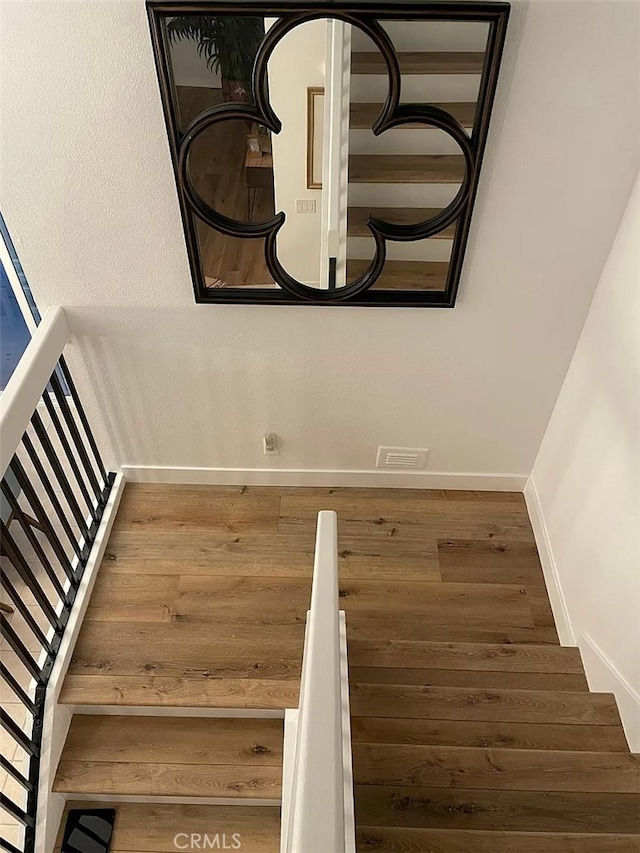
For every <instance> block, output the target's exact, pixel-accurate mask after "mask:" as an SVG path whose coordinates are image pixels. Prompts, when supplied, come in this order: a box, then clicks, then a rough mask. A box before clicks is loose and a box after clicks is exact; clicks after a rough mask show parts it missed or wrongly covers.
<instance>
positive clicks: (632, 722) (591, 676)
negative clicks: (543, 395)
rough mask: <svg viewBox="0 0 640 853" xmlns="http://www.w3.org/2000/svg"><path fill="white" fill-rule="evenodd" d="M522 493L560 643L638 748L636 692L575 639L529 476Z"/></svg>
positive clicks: (585, 638) (591, 643) (589, 645)
mask: <svg viewBox="0 0 640 853" xmlns="http://www.w3.org/2000/svg"><path fill="white" fill-rule="evenodd" d="M524 497H525V501H526V503H527V509H528V511H529V517H530V519H531V526H532V527H533V533H534V536H535V539H536V544H537V546H538V552H539V554H540V562H541V563H542V571H543V573H544V578H545V582H546V584H547V591H548V593H549V599H550V601H551V609H552V610H553V616H554V618H555V621H556V627H557V629H558V636H559V638H560V643H561V644H562V645H563V646H576V645H577V646H578V647H579V649H580V653H581V655H582V662H583V665H584V670H585V674H586V676H587V681H588V682H589V689H590V690H592V691H593V692H594V693H613V694H614V696H615V697H616V702H617V703H618V710H619V711H620V717H621V719H622V725H623V727H624V730H625V734H626V736H627V740H628V742H629V746H630V748H631V751H632V752H640V694H638V692H637V691H636V690H635V689H634V688H633V687H632V686H631V685H630V684H629V682H628V681H627V680H626V678H625V677H624V676H623V675H622V674H621V673H620V672H619V671H618V670H617V669H616V667H615V665H614V664H613V663H612V661H610V660H609V658H608V657H607V656H606V655H605V653H604V652H603V651H602V649H600V647H599V646H598V644H597V643H596V642H595V640H593V639H592V638H591V637H590V636H589V635H588V634H582V635H581V636H580V638H579V639H578V638H577V637H576V632H575V630H574V628H573V625H572V622H571V616H570V613H569V608H568V606H567V602H566V599H565V597H564V593H563V590H562V584H561V583H560V575H559V573H558V569H557V566H556V561H555V558H554V555H553V549H552V547H551V540H550V538H549V533H548V530H547V526H546V524H545V520H544V514H543V512H542V506H541V504H540V498H539V496H538V492H537V489H536V485H535V482H534V481H533V479H532V478H531V477H530V478H529V480H528V482H527V484H526V486H525V488H524Z"/></svg>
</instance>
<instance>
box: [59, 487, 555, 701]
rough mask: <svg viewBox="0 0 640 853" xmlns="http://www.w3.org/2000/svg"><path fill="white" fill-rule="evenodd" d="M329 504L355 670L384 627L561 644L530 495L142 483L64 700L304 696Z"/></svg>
mask: <svg viewBox="0 0 640 853" xmlns="http://www.w3.org/2000/svg"><path fill="white" fill-rule="evenodd" d="M322 508H330V509H335V510H337V512H338V518H339V548H340V577H341V604H342V606H343V607H344V609H345V611H346V613H347V625H348V630H349V640H350V662H351V665H352V666H354V665H355V661H356V660H358V657H357V656H358V655H359V654H360V652H359V648H360V646H359V644H361V643H362V642H364V641H368V642H370V641H377V640H380V638H384V640H385V641H386V642H397V641H413V642H415V641H419V642H427V641H428V642H431V643H434V642H435V643H439V644H446V643H493V644H503V643H505V644H522V643H526V644H531V643H533V644H548V643H557V636H556V632H555V628H554V626H553V618H552V615H551V610H550V607H549V603H548V600H547V597H546V592H545V588H544V582H543V579H542V574H541V570H540V565H539V562H538V557H537V553H536V549H535V545H534V542H533V538H532V534H531V528H530V525H529V521H528V518H527V513H526V509H525V506H524V503H523V500H522V497H521V495H518V494H508V493H502V494H499V493H490V494H484V495H481V494H479V493H478V494H474V493H470V492H449V493H446V492H442V491H429V492H427V491H406V490H399V491H394V490H344V489H297V490H296V489H269V488H240V487H237V488H236V487H233V488H217V487H216V488H212V487H201V486H157V485H141V484H128V485H127V487H126V489H125V494H124V497H123V499H122V503H121V505H120V509H119V512H118V516H117V519H116V522H115V525H114V527H113V531H112V534H111V538H110V541H109V544H108V547H107V552H106V555H105V558H104V560H103V563H102V566H101V569H100V572H99V576H98V580H97V583H96V586H95V589H94V592H93V595H92V598H91V602H90V606H89V609H88V611H87V615H86V617H85V622H84V625H83V628H82V631H81V634H80V638H79V641H78V643H77V646H76V649H75V653H74V657H73V661H72V664H71V667H70V670H69V674H68V676H67V679H66V682H65V685H64V689H63V696H62V698H63V701H65V702H69V703H70V704H97V705H99V704H124V705H127V704H133V705H149V704H151V705H154V704H159V705H174V706H180V705H195V704H200V705H204V706H210V705H214V706H215V705H217V706H221V707H229V706H231V707H237V706H242V707H249V708H251V707H260V708H285V707H291V706H292V705H295V704H296V700H297V690H298V682H299V677H300V665H301V656H302V640H303V633H304V623H305V615H306V611H307V608H308V606H309V596H310V583H311V570H312V563H313V548H314V537H315V524H316V516H317V512H318V511H319V510H320V509H322ZM437 648H443V647H442V646H437ZM421 660H422V657H421ZM431 660H432V667H431V668H432V669H436V670H439V669H440V667H439V665H438V664H437V654H436V652H434V655H433V657H432V658H431ZM434 661H435V663H433V662H434ZM420 665H422V664H420ZM445 671H446V670H445ZM380 677H383V676H382V675H381V676H380ZM532 677H533V676H532ZM442 678H443V676H441V677H440V681H441V686H442V689H445V690H454V691H455V690H456V689H463V690H464V688H465V686H467V685H466V682H461V681H460V680H458V681H456V682H455V683H451V676H450V675H449V676H448V679H449V683H446V678H447V677H444V678H445V682H444V683H443V682H442ZM565 681H566V679H565ZM538 682H540V678H538ZM511 684H512V686H520V684H519V683H516V682H512V683H511ZM504 685H505V680H504V675H502V676H501V677H500V683H499V684H497V683H496V684H495V685H494V686H496V687H498V686H504ZM483 686H484V683H479V688H480V689H481V688H482V687H483ZM506 686H510V685H509V684H508V683H507V684H506Z"/></svg>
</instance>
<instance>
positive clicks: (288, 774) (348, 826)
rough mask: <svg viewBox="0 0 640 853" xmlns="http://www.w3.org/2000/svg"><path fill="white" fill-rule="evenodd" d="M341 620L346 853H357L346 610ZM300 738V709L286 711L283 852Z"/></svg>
mask: <svg viewBox="0 0 640 853" xmlns="http://www.w3.org/2000/svg"><path fill="white" fill-rule="evenodd" d="M339 618H340V682H341V697H342V773H343V781H344V812H345V814H344V834H345V853H355V838H356V816H355V804H354V799H353V756H352V751H351V709H350V706H349V660H348V655H347V621H346V616H345V612H344V610H341V611H340V613H339ZM297 736H298V709H297V708H292V709H289V708H288V709H287V710H286V711H285V715H284V748H283V763H282V819H281V825H282V828H283V831H282V832H281V834H280V853H287V832H286V831H285V827H288V826H289V820H290V810H291V796H290V791H291V786H292V785H293V766H294V758H295V751H296V739H297Z"/></svg>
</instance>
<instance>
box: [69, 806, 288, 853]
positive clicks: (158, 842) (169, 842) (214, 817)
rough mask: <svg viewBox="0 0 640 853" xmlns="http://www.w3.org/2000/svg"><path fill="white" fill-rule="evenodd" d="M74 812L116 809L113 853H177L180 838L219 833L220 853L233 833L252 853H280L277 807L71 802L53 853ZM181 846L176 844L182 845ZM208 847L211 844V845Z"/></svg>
mask: <svg viewBox="0 0 640 853" xmlns="http://www.w3.org/2000/svg"><path fill="white" fill-rule="evenodd" d="M73 808H87V809H90V808H115V809H116V821H115V825H114V828H113V837H112V840H111V847H110V851H111V853H175V851H176V849H178V848H177V847H176V844H175V840H174V839H175V838H176V836H177V835H179V834H181V833H184V834H186V836H187V837H190V836H191V835H192V834H194V835H200V836H202V835H203V834H204V833H208V834H209V835H210V837H211V838H212V839H213V838H215V834H216V833H219V839H218V843H219V847H218V849H223V847H222V844H223V842H222V833H226V836H227V838H226V843H227V849H231V845H232V844H233V843H234V841H233V838H232V836H233V833H237V834H238V835H239V836H240V840H241V842H242V843H243V846H244V847H245V849H247V850H250V851H251V853H279V850H280V808H279V807H277V806H250V805H247V806H244V805H242V806H238V805H230V806H227V805H218V806H212V805H193V804H192V805H183V804H180V803H178V804H174V803H121V802H117V803H109V802H106V803H105V802H99V803H92V802H70V803H68V805H67V808H66V810H65V815H64V817H63V819H62V823H61V829H60V834H59V837H58V844H57V845H56V848H55V853H60V845H61V843H62V832H63V829H64V825H65V822H66V813H67V812H68V811H69V809H73ZM183 840H184V839H183V838H180V842H181V843H182V842H183ZM200 843H202V842H200ZM210 843H211V844H213V843H214V842H213V840H211V841H210ZM212 849H214V848H212Z"/></svg>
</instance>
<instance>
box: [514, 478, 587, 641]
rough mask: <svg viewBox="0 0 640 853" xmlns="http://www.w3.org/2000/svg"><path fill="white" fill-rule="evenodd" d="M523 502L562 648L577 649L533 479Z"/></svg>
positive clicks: (528, 482)
mask: <svg viewBox="0 0 640 853" xmlns="http://www.w3.org/2000/svg"><path fill="white" fill-rule="evenodd" d="M524 499H525V502H526V504H527V510H528V511H529V519H530V521H531V527H532V528H533V535H534V537H535V540H536V545H537V547H538V554H539V556H540V563H541V564H542V573H543V575H544V580H545V583H546V585H547V592H548V594H549V601H550V602H551V610H552V611H553V618H554V619H555V623H556V628H557V631H558V638H559V639H560V645H561V646H575V645H576V636H575V632H574V630H573V625H572V624H571V616H570V615H569V608H568V607H567V602H566V600H565V597H564V592H563V591H562V584H561V583H560V575H559V574H558V567H557V566H556V561H555V558H554V556H553V550H552V547H551V540H550V538H549V532H548V531H547V525H546V523H545V520H544V514H543V512H542V505H541V503H540V498H539V496H538V491H537V489H536V484H535V482H534V480H533V477H529V479H528V480H527V484H526V485H525V487H524Z"/></svg>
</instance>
